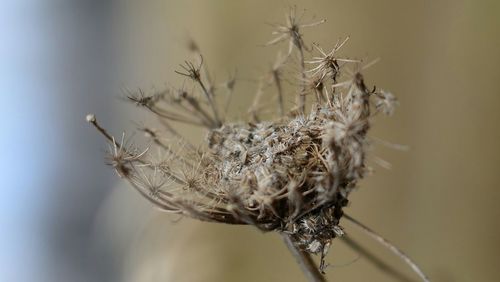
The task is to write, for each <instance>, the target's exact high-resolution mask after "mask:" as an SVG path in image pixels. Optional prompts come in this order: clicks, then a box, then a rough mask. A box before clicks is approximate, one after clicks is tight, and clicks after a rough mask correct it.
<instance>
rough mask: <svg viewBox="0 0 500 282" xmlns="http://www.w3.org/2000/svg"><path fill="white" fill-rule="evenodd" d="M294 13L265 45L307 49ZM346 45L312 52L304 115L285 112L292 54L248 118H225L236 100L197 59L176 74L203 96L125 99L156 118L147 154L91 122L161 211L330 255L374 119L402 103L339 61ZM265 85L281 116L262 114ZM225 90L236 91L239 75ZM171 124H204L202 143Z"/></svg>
mask: <svg viewBox="0 0 500 282" xmlns="http://www.w3.org/2000/svg"><path fill="white" fill-rule="evenodd" d="M294 15H295V11H294V10H293V11H292V13H291V14H290V15H289V17H288V18H287V24H286V25H283V26H278V29H277V31H276V33H275V34H276V36H277V37H276V38H275V39H273V40H272V41H270V42H269V44H275V43H278V42H280V41H283V40H286V39H288V40H290V46H291V47H290V48H292V47H295V48H296V49H300V50H299V51H300V52H303V47H304V42H303V39H302V36H301V34H300V31H299V29H300V28H302V27H306V26H310V25H301V24H299V23H298V22H297V20H296V18H295V16H294ZM321 22H322V21H321ZM313 25H314V24H313ZM346 41H347V40H344V41H342V42H340V41H339V43H337V44H336V45H335V47H334V48H333V49H332V51H330V52H329V53H326V52H325V51H323V49H321V47H319V46H316V47H315V49H316V51H317V52H318V53H319V55H318V56H316V57H313V58H312V59H311V60H310V61H307V63H309V64H310V65H311V66H312V67H311V68H310V69H309V70H306V71H305V73H303V75H304V76H303V78H305V79H306V80H310V81H303V80H304V79H299V84H303V85H304V87H301V90H300V91H299V93H298V95H303V96H308V95H309V94H312V95H311V96H310V97H316V100H315V102H313V103H312V104H311V110H310V111H308V112H305V111H299V112H297V111H295V112H294V113H293V114H287V113H286V112H285V107H284V104H283V101H284V99H283V97H282V95H283V89H282V87H281V85H282V82H283V80H282V78H281V75H282V73H281V71H280V69H281V68H282V67H283V65H284V64H285V62H286V58H283V57H279V58H278V63H277V64H276V65H275V66H274V67H273V69H272V71H271V74H272V79H264V80H262V82H261V84H260V86H259V90H258V93H257V95H256V97H257V98H256V102H255V103H254V104H253V105H252V106H251V109H250V110H249V113H250V121H247V122H244V121H228V120H224V119H225V114H224V115H221V113H223V112H225V111H224V109H225V108H227V105H228V104H229V99H230V97H231V96H230V95H228V96H227V97H228V100H226V101H224V102H223V101H220V99H221V97H219V96H218V93H217V94H216V91H215V90H216V88H214V87H212V85H214V83H213V82H212V81H210V79H209V77H208V76H207V75H206V73H204V68H203V60H202V57H201V56H198V58H199V61H198V62H185V64H184V65H183V66H182V67H183V71H182V72H178V73H179V74H181V75H183V76H185V77H187V78H189V79H191V80H192V81H193V83H194V84H195V85H196V86H197V87H198V91H199V92H188V91H185V90H183V89H182V90H178V89H172V90H168V91H164V92H161V93H155V94H152V95H146V94H145V93H144V92H142V91H139V92H138V93H132V94H130V95H129V100H131V101H132V102H134V103H135V104H137V105H138V106H141V107H144V108H146V109H148V110H149V111H150V112H152V113H153V114H155V115H156V116H158V117H159V119H160V122H161V123H162V125H163V127H164V130H163V131H160V130H155V129H153V128H149V127H144V128H141V130H142V131H144V132H145V133H147V136H148V137H149V138H150V139H151V141H152V142H151V146H150V148H149V150H142V151H141V150H137V149H133V147H132V146H130V145H127V144H124V143H126V142H124V138H121V141H120V142H117V141H116V140H115V139H114V138H113V137H111V136H109V134H107V132H106V131H104V130H103V129H102V128H101V127H100V126H99V125H98V124H97V121H96V119H95V116H93V115H89V116H87V120H88V121H89V122H90V123H92V124H94V125H95V126H96V127H97V129H98V130H99V131H101V132H102V133H103V134H104V135H105V136H106V137H107V138H108V140H109V141H110V144H111V149H110V155H109V163H110V164H111V165H112V166H113V167H114V168H115V170H116V171H117V172H118V173H119V174H120V175H121V176H122V177H124V178H125V179H127V180H128V181H129V182H130V183H131V185H132V186H133V187H134V188H135V189H137V190H138V191H139V192H140V193H141V194H142V195H143V196H144V197H146V198H147V199H148V200H149V201H151V202H152V203H153V204H154V205H156V206H157V207H159V208H160V209H162V210H164V211H166V212H170V213H177V214H182V215H186V216H189V217H193V218H196V219H200V220H203V221H211V222H221V223H228V224H248V225H253V226H256V227H257V228H259V229H261V230H265V231H278V232H284V233H287V234H289V235H290V236H291V238H292V239H293V241H294V243H295V244H296V245H297V246H300V247H301V248H302V249H303V250H306V251H308V252H311V253H315V254H317V253H320V254H322V256H324V255H325V254H326V251H327V250H328V247H329V245H330V243H331V240H332V239H333V238H335V237H338V236H342V235H343V233H344V232H343V230H342V227H341V226H340V225H339V221H340V219H341V218H342V216H343V208H344V207H345V206H346V205H347V204H348V202H349V201H348V198H349V195H350V193H351V192H352V190H353V188H354V187H356V185H357V182H358V181H359V180H360V179H361V178H363V176H364V175H365V173H366V171H367V167H366V162H365V160H366V149H367V136H366V135H367V132H368V130H369V128H370V120H371V118H372V117H373V116H374V114H375V113H377V112H379V111H381V112H383V113H385V114H391V113H392V112H393V108H394V105H395V104H396V103H397V101H396V99H395V98H394V96H392V94H390V93H388V92H385V91H377V90H376V89H375V88H373V90H370V89H369V88H368V87H367V85H366V84H365V80H364V77H363V75H362V74H361V73H360V72H357V71H355V70H356V69H359V64H360V61H358V60H350V59H346V58H341V57H338V56H337V54H338V52H339V49H340V48H341V47H342V46H343V45H344V44H345V42H346ZM193 50H194V52H198V48H195V49H193ZM289 53H291V51H289ZM301 63H302V65H304V62H301ZM346 69H349V71H346ZM306 74H307V75H306ZM306 83H309V85H312V87H305V84H306ZM265 84H274V85H275V86H276V88H275V89H276V90H277V92H278V94H277V98H278V99H277V100H278V105H277V109H278V113H279V116H277V117H275V118H274V119H269V120H263V119H262V118H261V117H260V116H259V108H260V100H259V99H260V97H261V95H262V93H263V86H265ZM225 85H227V87H226V88H227V90H228V91H229V92H230V93H232V91H233V90H234V87H235V86H234V85H235V80H234V78H232V79H230V81H229V82H228V83H226V84H225ZM303 92H306V93H303ZM219 105H224V106H223V107H222V108H221V107H219ZM223 116H224V118H223ZM171 122H181V123H187V124H191V125H197V126H200V127H203V128H205V129H206V131H207V134H206V138H205V142H203V144H202V145H200V146H195V145H192V144H191V143H189V142H188V141H186V140H185V139H184V138H183V137H182V136H181V134H180V133H178V132H177V131H176V130H175V129H174V127H172V126H171V125H170V123H171Z"/></svg>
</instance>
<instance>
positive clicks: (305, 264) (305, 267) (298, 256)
mask: <svg viewBox="0 0 500 282" xmlns="http://www.w3.org/2000/svg"><path fill="white" fill-rule="evenodd" d="M282 235H283V240H284V241H285V244H286V246H287V247H288V250H290V252H291V253H292V255H293V256H294V257H295V260H296V261H297V263H298V264H299V266H300V269H301V270H302V272H304V275H305V276H306V277H307V280H308V281H309V282H326V279H325V277H324V276H323V275H322V274H321V273H320V271H319V268H318V267H317V266H316V264H315V263H314V261H313V259H312V258H311V255H310V254H309V253H307V252H304V251H302V250H301V249H299V248H298V247H297V246H295V244H294V243H293V241H292V238H290V235H288V234H282Z"/></svg>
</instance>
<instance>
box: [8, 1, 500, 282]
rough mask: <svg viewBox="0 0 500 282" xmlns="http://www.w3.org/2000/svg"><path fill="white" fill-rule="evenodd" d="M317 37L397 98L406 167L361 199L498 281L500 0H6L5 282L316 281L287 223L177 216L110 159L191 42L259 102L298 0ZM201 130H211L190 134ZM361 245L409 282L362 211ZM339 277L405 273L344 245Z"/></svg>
mask: <svg viewBox="0 0 500 282" xmlns="http://www.w3.org/2000/svg"><path fill="white" fill-rule="evenodd" d="M293 5H298V10H299V11H300V10H301V9H306V10H307V12H306V16H305V19H306V20H309V19H314V18H316V19H319V18H326V19H327V22H326V23H325V24H323V25H321V26H318V27H315V28H310V29H307V30H304V36H305V40H306V41H307V42H318V43H320V44H321V45H322V46H323V47H324V48H325V49H329V48H331V47H332V46H333V45H334V44H335V42H336V41H337V40H338V39H339V38H344V37H346V36H350V37H351V40H350V41H349V42H348V44H347V45H346V47H344V49H343V51H342V54H343V55H345V56H348V57H356V58H368V59H369V60H370V59H375V58H379V57H380V58H381V61H380V62H379V63H377V64H376V65H375V66H373V67H371V68H370V69H368V70H367V71H366V73H365V77H366V80H367V82H368V84H370V85H371V84H373V83H376V84H377V86H380V87H382V88H384V89H387V90H390V91H391V92H393V93H394V94H395V95H396V96H397V97H398V98H399V101H400V107H399V108H398V109H397V111H396V114H395V115H394V116H393V117H390V118H386V117H380V118H378V119H377V121H376V124H375V126H374V129H373V130H372V132H371V134H372V136H376V137H378V138H381V139H384V140H387V141H390V142H395V143H400V144H406V145H408V146H409V147H410V150H409V151H406V152H401V151H396V150H392V149H388V148H384V147H382V146H376V147H375V150H374V152H373V154H374V155H376V156H379V157H382V158H383V159H385V160H387V161H389V162H390V163H391V164H392V169H390V170H386V169H382V168H379V167H376V166H375V173H374V174H373V175H372V176H370V177H367V178H366V179H365V180H364V181H362V182H361V183H360V188H359V190H358V191H356V192H355V193H354V194H353V195H352V198H351V205H350V207H349V208H348V209H347V212H349V213H350V214H351V215H352V216H353V217H355V218H357V219H359V220H360V221H362V222H364V223H365V224H367V225H368V226H370V227H372V228H374V229H375V230H377V231H378V232H379V233H380V234H382V235H383V236H385V237H386V238H388V239H390V240H391V241H393V242H394V243H395V244H396V245H397V246H399V247H401V248H402V249H403V250H405V251H406V252H407V253H408V254H410V256H411V257H413V258H414V259H415V260H416V261H417V262H419V263H420V265H421V266H422V267H423V269H424V270H425V271H426V272H427V273H428V274H429V276H430V277H431V278H432V280H433V281H497V280H498V263H499V257H500V256H499V253H500V225H499V218H500V207H499V204H498V203H499V201H500V189H499V188H500V187H499V183H500V173H499V163H500V147H499V146H498V144H499V140H500V130H499V129H500V125H499V122H500V91H499V89H500V88H499V87H498V80H499V78H500V77H499V74H500V52H499V47H500V33H499V28H500V2H499V1H495V0H491V1H486V0H485V1H472V0H468V1H464V0H453V1H445V0H438V1H430V0H429V1H398V0H392V1H389V0H383V1H370V0H365V1H352V0H350V1H347V0H335V1H331V0H323V1H319V0H317V1H284V0H283V1H272V2H271V1H265V0H252V1H231V0H225V1H192V0H189V1H186V0H183V1H159V0H151V1H132V0H124V1H117V0H87V1H75V0H65V1H62V0H61V1H57V0H17V1H2V2H1V4H0V39H1V44H0V86H1V88H0V89H1V93H2V94H1V95H2V98H3V101H4V102H3V103H2V105H1V106H0V108H1V113H2V116H3V118H2V119H0V128H1V132H2V136H1V138H0V147H1V148H3V150H4V151H3V152H2V157H1V159H2V162H1V163H0V166H1V167H0V173H1V176H2V179H4V180H3V183H2V194H3V195H2V197H1V205H0V226H1V231H0V280H2V281H76V282H78V281H305V279H304V278H303V276H302V274H301V273H300V271H299V269H298V267H297V265H296V264H295V262H294V260H293V258H292V257H291V256H290V255H289V253H288V250H287V249H286V247H285V246H284V245H283V244H282V242H281V240H280V238H279V236H277V235H276V234H271V233H270V234H262V233H260V232H259V231H257V230H256V229H254V228H250V227H233V226H223V225H216V224H208V223H199V222H196V221H193V220H190V219H187V218H186V219H182V220H180V221H179V220H178V218H176V217H171V216H167V215H164V214H162V213H160V212H158V211H156V210H155V209H154V208H153V207H151V206H150V205H149V204H148V203H147V202H146V201H145V200H143V199H142V198H141V197H140V196H139V195H137V194H136V193H135V192H134V191H133V190H132V189H130V188H129V187H128V186H127V185H126V184H125V183H124V182H121V181H120V180H119V179H118V178H117V177H116V176H115V174H114V172H113V171H112V170H111V169H110V168H109V167H107V166H106V165H105V164H104V160H103V153H104V150H105V149H106V145H105V142H104V140H103V139H102V138H101V136H98V134H97V133H96V132H95V131H94V130H93V129H92V128H90V126H89V125H88V124H87V123H86V122H85V120H84V117H85V115H86V114H87V113H88V112H94V113H96V115H97V116H98V118H99V119H100V121H101V123H102V124H103V125H104V126H105V127H107V128H109V129H110V131H111V132H112V133H114V134H117V135H119V134H121V132H122V131H123V130H126V131H128V132H130V131H131V130H133V129H134V127H135V125H134V122H139V121H144V122H147V121H148V120H151V119H153V118H152V117H150V116H147V115H144V113H143V112H141V111H140V110H139V109H136V108H134V107H133V106H131V105H129V104H127V103H124V102H123V101H122V100H121V97H123V92H122V89H123V88H131V89H135V88H137V87H141V88H144V89H151V88H152V87H155V88H163V87H166V86H179V85H182V83H183V79H182V78H180V77H178V76H177V75H175V74H174V72H173V71H174V70H175V69H177V66H178V64H179V63H182V62H183V60H184V59H186V58H188V52H187V51H186V42H187V39H188V38H190V37H192V38H194V39H195V40H196V41H197V42H198V44H199V46H200V48H201V50H202V52H203V54H204V57H205V59H206V62H207V63H208V65H209V66H210V68H211V72H212V73H213V74H214V75H215V78H216V80H217V81H218V82H223V81H224V80H225V79H226V78H227V76H228V74H229V73H230V72H233V71H234V70H235V69H237V70H238V77H239V78H240V79H239V80H238V81H237V85H236V90H237V94H236V96H235V98H234V99H235V100H234V101H235V102H234V106H233V107H231V112H232V113H233V114H234V115H237V113H242V112H245V110H244V109H245V108H246V106H245V105H246V104H248V101H250V100H251V98H252V95H253V93H254V90H255V85H254V79H255V78H257V77H259V76H260V75H262V74H263V73H265V72H266V71H267V70H268V68H269V67H270V65H271V64H272V62H273V61H274V58H275V54H276V51H277V50H278V49H283V50H286V48H287V46H286V44H283V45H280V46H277V47H271V48H265V47H262V44H263V43H265V42H267V41H268V40H269V39H271V38H272V37H271V34H270V33H271V31H272V27H271V26H269V25H267V24H266V23H280V22H283V21H284V15H285V12H286V11H287V10H288V8H289V7H290V6H293ZM185 133H186V134H187V135H188V136H191V137H192V138H195V137H197V136H201V134H202V133H201V132H193V131H192V129H188V128H186V129H185ZM344 227H345V230H346V232H347V233H349V235H350V236H352V237H353V238H355V239H356V240H357V241H358V242H359V243H360V244H362V245H363V246H365V247H366V248H368V249H370V250H371V251H372V252H373V253H375V254H377V255H378V256H380V257H381V258H382V259H383V260H384V261H386V262H387V263H388V264H390V265H392V266H393V267H394V268H396V269H398V270H400V271H401V272H403V273H405V274H407V275H408V276H410V277H414V276H413V274H412V273H411V272H410V271H409V270H408V269H407V267H406V266H405V265H403V264H402V263H401V262H400V261H398V259H396V258H394V257H393V256H392V255H391V254H389V253H388V251H387V250H385V249H383V248H381V247H380V246H378V245H376V244H374V243H373V242H372V241H371V240H370V239H369V238H367V237H366V236H365V235H363V234H360V233H359V231H357V230H356V229H354V228H353V226H351V225H350V224H349V223H348V222H346V223H345V224H344ZM327 260H328V262H329V263H331V264H332V267H330V268H329V269H328V274H327V276H328V278H329V280H331V281H367V280H369V281H398V280H397V279H394V278H392V277H390V276H387V275H386V274H385V273H383V272H381V271H379V270H378V269H377V268H376V267H374V266H373V265H372V264H370V262H369V261H368V260H367V259H365V258H364V257H360V256H359V255H358V254H357V253H356V252H355V251H353V250H351V249H349V248H348V247H346V246H345V245H344V244H343V243H342V242H339V241H335V242H334V243H333V246H332V248H331V250H330V253H329V255H328V258H327Z"/></svg>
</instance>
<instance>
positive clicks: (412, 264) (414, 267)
mask: <svg viewBox="0 0 500 282" xmlns="http://www.w3.org/2000/svg"><path fill="white" fill-rule="evenodd" d="M344 218H345V219H347V220H349V221H350V222H352V223H353V224H354V226H356V227H358V228H359V229H361V230H362V231H363V232H365V233H366V234H368V235H369V236H370V237H372V238H373V239H374V240H375V241H377V242H378V243H380V244H382V245H383V246H384V247H386V248H387V249H389V250H390V251H391V252H393V253H394V254H396V255H397V256H398V257H399V258H401V259H402V260H403V261H404V262H405V263H406V264H407V265H409V266H410V267H411V269H412V270H413V271H414V272H415V273H416V274H417V275H418V276H419V277H420V278H421V279H422V281H424V282H430V280H429V278H428V277H427V275H425V273H424V272H423V271H422V270H421V269H420V267H419V266H418V265H417V264H416V263H415V262H414V261H413V260H412V259H411V258H410V257H409V256H408V255H406V254H405V253H404V252H403V251H402V250H400V249H399V248H397V247H396V246H394V245H393V244H392V243H391V242H389V241H388V240H387V239H385V238H384V237H382V236H380V235H378V234H377V233H376V232H375V231H373V230H372V229H370V228H369V227H367V226H366V225H364V224H363V223H361V222H359V221H358V220H356V219H354V218H352V217H351V216H349V215H348V214H344Z"/></svg>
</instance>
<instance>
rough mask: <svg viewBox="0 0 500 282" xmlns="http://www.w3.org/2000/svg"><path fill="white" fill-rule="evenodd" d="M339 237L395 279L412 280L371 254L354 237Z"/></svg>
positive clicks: (408, 281)
mask: <svg viewBox="0 0 500 282" xmlns="http://www.w3.org/2000/svg"><path fill="white" fill-rule="evenodd" d="M340 239H341V240H342V241H343V242H344V243H345V244H346V245H347V246H349V247H350V248H351V249H353V250H354V251H355V252H357V253H359V254H360V255H362V256H364V257H365V258H366V259H367V260H368V261H369V262H371V263H372V264H373V265H374V266H375V267H377V268H378V269H380V271H383V272H385V273H387V274H388V275H390V276H392V277H394V278H395V279H396V280H397V281H402V282H412V281H413V280H412V279H409V278H408V277H406V275H404V274H403V273H401V272H399V271H398V270H396V269H395V268H393V267H392V266H390V265H388V264H387V263H385V262H384V261H383V260H382V259H380V258H379V257H377V255H375V254H373V253H372V252H370V251H369V250H367V249H366V248H365V247H363V246H361V245H360V244H359V243H358V242H356V241H355V240H354V239H352V238H350V237H349V236H347V235H344V236H342V237H340Z"/></svg>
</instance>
